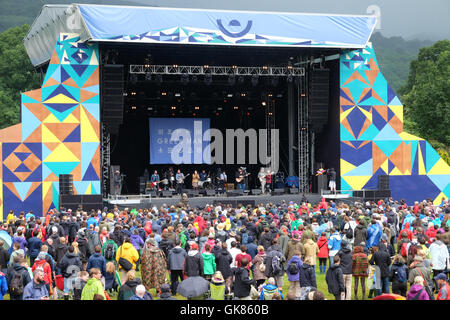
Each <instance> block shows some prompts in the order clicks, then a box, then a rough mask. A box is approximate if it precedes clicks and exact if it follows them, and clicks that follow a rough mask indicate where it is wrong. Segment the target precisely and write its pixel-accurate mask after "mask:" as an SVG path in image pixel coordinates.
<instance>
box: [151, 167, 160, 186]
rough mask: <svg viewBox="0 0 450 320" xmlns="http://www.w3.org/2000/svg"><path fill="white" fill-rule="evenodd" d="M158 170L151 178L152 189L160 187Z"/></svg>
mask: <svg viewBox="0 0 450 320" xmlns="http://www.w3.org/2000/svg"><path fill="white" fill-rule="evenodd" d="M160 182H161V181H160V179H159V174H158V171H157V170H155V171H154V172H153V174H152V176H151V178H150V183H151V187H152V189H158V184H159V183H160Z"/></svg>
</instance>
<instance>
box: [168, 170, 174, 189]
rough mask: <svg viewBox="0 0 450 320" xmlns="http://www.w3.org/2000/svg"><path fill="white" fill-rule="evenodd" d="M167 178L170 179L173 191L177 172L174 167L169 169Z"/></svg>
mask: <svg viewBox="0 0 450 320" xmlns="http://www.w3.org/2000/svg"><path fill="white" fill-rule="evenodd" d="M167 178H168V179H169V183H170V187H171V188H172V189H174V188H175V172H174V171H173V168H172V167H169V171H168V172H167Z"/></svg>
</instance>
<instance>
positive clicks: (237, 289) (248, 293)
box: [233, 258, 255, 300]
mask: <svg viewBox="0 0 450 320" xmlns="http://www.w3.org/2000/svg"><path fill="white" fill-rule="evenodd" d="M248 263H249V261H248V259H247V258H244V259H242V261H241V267H240V268H234V269H233V273H234V296H235V297H236V298H238V299H239V300H252V291H253V290H252V289H254V287H253V286H254V285H255V280H254V279H250V277H249V274H248V270H247V268H246V266H247V264H248Z"/></svg>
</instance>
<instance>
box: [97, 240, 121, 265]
mask: <svg viewBox="0 0 450 320" xmlns="http://www.w3.org/2000/svg"><path fill="white" fill-rule="evenodd" d="M108 245H112V246H113V247H114V254H113V257H112V258H110V257H107V254H106V251H107V250H106V248H107V247H108ZM117 249H119V246H118V245H117V243H115V242H114V240H112V239H108V240H106V241H105V243H103V246H102V252H101V253H102V256H104V257H105V259H106V262H107V263H108V262H113V263H114V264H115V265H116V253H117Z"/></svg>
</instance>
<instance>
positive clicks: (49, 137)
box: [42, 126, 61, 142]
mask: <svg viewBox="0 0 450 320" xmlns="http://www.w3.org/2000/svg"><path fill="white" fill-rule="evenodd" d="M42 142H61V141H59V139H58V138H57V137H56V136H55V135H54V134H53V133H52V132H51V131H50V130H49V129H48V128H47V127H46V126H42Z"/></svg>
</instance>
